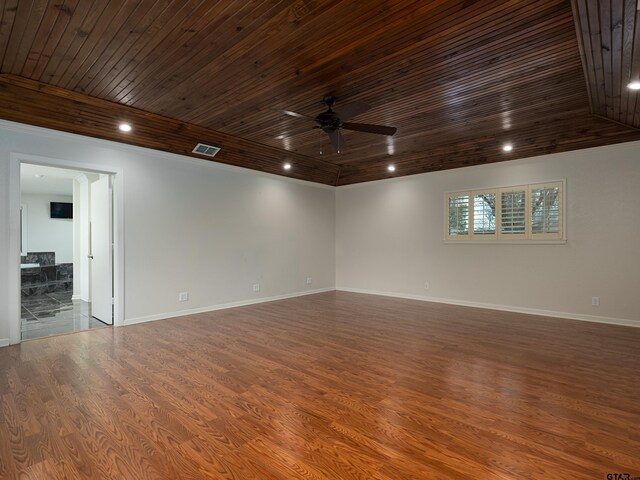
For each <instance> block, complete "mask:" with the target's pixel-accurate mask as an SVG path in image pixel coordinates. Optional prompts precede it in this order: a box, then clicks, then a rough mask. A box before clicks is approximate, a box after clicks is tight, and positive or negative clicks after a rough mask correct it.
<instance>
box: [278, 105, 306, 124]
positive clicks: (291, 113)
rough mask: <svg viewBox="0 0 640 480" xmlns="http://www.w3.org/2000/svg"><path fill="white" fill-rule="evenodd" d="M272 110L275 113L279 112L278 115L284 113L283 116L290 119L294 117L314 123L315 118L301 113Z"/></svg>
mask: <svg viewBox="0 0 640 480" xmlns="http://www.w3.org/2000/svg"><path fill="white" fill-rule="evenodd" d="M274 110H275V111H276V112H280V113H284V114H285V115H289V116H290V117H295V118H302V119H304V120H312V121H314V122H315V121H316V119H315V117H310V116H308V115H303V114H301V113H297V112H292V111H291V110H280V109H277V108H274Z"/></svg>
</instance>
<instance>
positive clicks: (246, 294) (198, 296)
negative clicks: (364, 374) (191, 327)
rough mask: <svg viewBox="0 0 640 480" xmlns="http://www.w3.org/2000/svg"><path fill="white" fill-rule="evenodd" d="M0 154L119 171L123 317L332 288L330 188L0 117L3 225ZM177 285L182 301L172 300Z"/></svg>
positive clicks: (0, 263)
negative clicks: (184, 299) (121, 181)
mask: <svg viewBox="0 0 640 480" xmlns="http://www.w3.org/2000/svg"><path fill="white" fill-rule="evenodd" d="M10 152H19V153H24V154H30V155H39V156H45V157H54V158H59V159H66V160H69V161H73V162H82V164H83V165H86V168H88V169H91V166H92V165H111V166H113V167H114V168H119V169H122V172H123V179H124V192H123V193H124V202H125V208H124V257H125V266H124V285H125V287H124V288H125V294H124V297H125V298H124V310H125V312H124V317H125V323H130V322H134V321H140V320H144V319H150V318H157V317H161V316H168V315H170V314H171V313H172V312H183V311H185V310H191V309H202V308H208V307H215V306H218V305H224V304H228V303H233V302H243V301H250V300H255V299H260V298H267V297H275V296H281V295H289V294H295V293H303V292H306V291H311V290H315V289H332V288H333V287H334V286H335V283H334V282H335V268H334V265H335V262H334V260H335V252H334V247H335V224H334V223H335V213H334V212H335V193H334V190H333V189H330V188H326V187H323V186H320V185H318V186H316V185H311V184H307V183H303V182H297V181H294V180H289V179H286V178H280V177H276V176H272V175H267V174H261V173H258V172H253V171H249V170H245V169H240V168H235V167H227V166H223V165H219V164H216V163H213V162H208V161H204V160H197V159H191V158H187V157H181V156H178V155H169V154H163V153H159V152H154V151H151V150H147V149H141V148H136V147H129V146H121V145H119V144H116V143H113V142H106V141H100V140H95V139H88V138H83V137H79V136H74V135H69V134H62V133H57V132H53V131H49V130H44V129H39V128H35V127H27V126H19V125H17V124H13V123H10V122H0V222H2V224H3V225H6V224H7V220H8V202H7V201H5V200H6V197H7V196H8V190H9V189H8V184H9V180H8V179H9V171H8V167H7V163H8V158H9V153H10ZM8 236H9V234H8V230H7V229H3V230H2V231H0V271H1V272H5V271H6V266H7V264H8V255H10V254H11V255H14V254H19V252H9V247H8ZM308 276H310V277H312V279H313V283H312V285H310V286H308V285H305V278H306V277H308ZM254 283H260V284H261V291H260V292H259V293H253V291H252V284H254ZM7 285H8V281H7V276H6V275H2V276H0V340H1V339H3V338H8V331H9V329H8V325H9V322H10V321H13V319H10V318H9V313H7V312H8V311H9V310H10V309H9V308H8V306H7V305H8V301H9V299H8V298H7V295H6V292H7V288H5V287H6V286H7ZM183 291H188V292H189V295H190V298H189V301H188V302H178V292H183ZM12 300H13V299H12Z"/></svg>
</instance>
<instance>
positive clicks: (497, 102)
mask: <svg viewBox="0 0 640 480" xmlns="http://www.w3.org/2000/svg"><path fill="white" fill-rule="evenodd" d="M1 4H2V5H3V9H2V12H0V15H1V18H0V71H1V73H2V75H0V117H1V118H5V119H8V120H13V121H18V122H23V123H29V124H34V125H39V126H44V127H49V128H54V129H58V130H64V131H70V132H75V133H80V134H84V135H90V136H94V137H100V138H106V139H111V140H116V141H120V142H125V143H131V144H136V145H141V146H145V147H150V148H155V149H159V150H165V151H170V152H175V153H180V154H185V155H192V154H191V153H190V152H191V150H192V149H193V147H194V146H195V143H197V142H205V143H212V144H215V145H218V146H220V147H222V151H221V152H220V153H219V154H218V156H216V157H215V161H220V162H223V163H228V164H233V165H239V166H242V167H247V168H252V169H256V170H261V171H266V172H270V173H276V174H281V175H287V176H292V177H295V178H300V179H305V180H310V181H313V182H319V183H324V184H329V185H345V184H351V183H358V182H364V181H370V180H377V179H382V178H388V177H390V176H402V175H410V174H416V173H423V172H430V171H436V170H443V169H449V168H457V167H463V166H467V165H476V164H483V163H491V162H498V161H504V160H511V159H514V158H523V157H530V156H534V155H540V154H545V153H552V152H562V151H569V150H576V149H581V148H587V147H593V146H598V145H606V144H611V143H618V142H625V141H631V140H640V131H639V130H638V129H637V127H638V126H639V125H638V111H639V110H638V107H637V104H638V102H637V96H638V93H637V92H632V91H629V90H627V89H626V87H624V85H626V83H627V80H628V79H627V76H626V75H624V68H627V67H630V68H631V70H633V68H636V70H635V71H633V72H632V73H633V74H636V73H638V71H637V67H638V52H639V50H638V49H637V48H636V49H635V50H634V49H633V46H637V42H638V33H637V30H635V19H636V17H635V16H634V20H633V22H632V21H631V19H630V14H631V10H632V7H635V0H634V1H629V0H620V2H619V4H618V3H617V2H615V1H612V2H611V4H610V3H609V2H605V1H600V2H598V1H597V0H574V4H573V5H572V3H571V1H568V0H536V1H533V0H506V1H505V0H475V1H471V0H447V1H445V0H433V1H424V0H418V1H409V0H367V1H366V2H356V1H335V0H334V1H330V0H297V1H287V0H282V1H280V0H273V1H257V0H254V1H249V0H242V1H240V0H237V1H236V0H219V1H211V0H189V1H186V0H139V1H131V0H129V1H127V0H111V1H109V2H105V1H103V0H64V1H63V0H4V1H3V2H2V3H1ZM574 10H575V12H576V15H575V21H574V15H573V11H574ZM607 12H609V13H608V15H609V16H607V15H606V13H607ZM594 15H595V17H594ZM636 16H637V14H636ZM596 17H597V21H596V20H594V18H596ZM598 22H599V23H598ZM620 22H621V23H620ZM632 23H633V25H631V24H632ZM607 27H608V31H606V32H605V30H606V28H607ZM576 28H577V29H578V33H579V34H578V35H576ZM629 28H631V30H629ZM594 29H596V30H598V32H600V35H599V36H598V35H595V34H594V31H595V30H594ZM623 32H624V33H623ZM630 32H631V33H630ZM607 35H608V36H607ZM578 38H580V39H581V44H579V42H578ZM609 39H610V40H612V42H610V43H607V45H608V48H609V51H608V52H606V53H603V52H604V47H605V43H606V42H608V41H609ZM587 40H588V41H587ZM605 40H606V41H605ZM580 47H582V53H583V55H582V57H581V50H580ZM598 62H600V63H598ZM603 65H605V66H603ZM585 74H586V77H587V79H588V82H587V81H585ZM587 87H588V88H587ZM325 95H333V96H335V97H337V99H338V100H337V103H336V110H338V111H339V109H340V105H345V104H346V103H351V102H355V101H358V102H364V103H366V104H368V105H369V106H371V109H370V110H369V111H368V112H366V113H365V114H362V115H360V116H357V117H356V118H354V120H353V121H356V122H361V123H374V124H382V125H392V126H396V127H398V133H397V134H396V135H395V136H394V137H386V136H381V135H373V134H369V133H362V132H352V131H344V136H345V139H346V142H347V145H348V148H346V149H343V150H342V151H341V152H340V153H336V152H335V151H334V150H332V148H331V146H330V144H329V142H328V140H327V138H326V135H324V134H323V133H322V132H321V131H320V130H317V129H312V128H311V127H312V126H313V123H307V122H305V121H304V120H300V119H296V118H292V117H288V116H285V115H283V114H282V113H280V112H278V111H277V109H286V110H292V111H295V112H299V113H302V114H305V115H309V116H316V115H317V114H319V113H321V112H322V111H324V106H323V105H322V104H321V102H320V100H321V99H322V98H323V97H324V96H325ZM608 102H609V103H608ZM122 120H127V121H129V122H130V123H132V125H133V128H134V129H133V131H132V132H130V133H129V134H123V133H121V132H119V131H117V130H116V128H115V127H116V125H117V124H118V122H120V121H122ZM634 127H636V128H634ZM507 142H508V143H512V144H513V147H514V148H513V151H512V152H510V153H505V152H503V151H502V145H503V144H504V143H507ZM284 162H288V163H291V164H292V166H293V167H292V168H291V169H290V170H289V171H284V170H283V168H282V166H283V163H284ZM389 164H394V165H395V166H396V170H395V172H393V173H391V172H389V171H388V170H387V166H388V165H389Z"/></svg>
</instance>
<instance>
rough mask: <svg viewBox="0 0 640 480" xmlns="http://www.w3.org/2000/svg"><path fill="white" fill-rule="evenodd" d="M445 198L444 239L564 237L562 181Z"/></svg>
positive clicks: (523, 239) (520, 239) (551, 239)
mask: <svg viewBox="0 0 640 480" xmlns="http://www.w3.org/2000/svg"><path fill="white" fill-rule="evenodd" d="M445 201H446V204H445V222H446V224H445V228H446V239H447V240H455V241H461V242H465V241H491V240H498V241H523V242H524V243H526V242H527V241H530V240H535V241H547V240H550V241H553V240H556V241H557V240H565V239H566V237H565V234H564V181H558V182H550V183H537V184H533V185H520V186H515V187H503V188H492V189H487V190H472V191H467V192H450V193H447V194H446V197H445Z"/></svg>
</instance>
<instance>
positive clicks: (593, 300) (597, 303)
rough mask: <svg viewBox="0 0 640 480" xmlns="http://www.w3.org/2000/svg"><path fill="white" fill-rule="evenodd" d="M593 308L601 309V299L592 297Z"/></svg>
mask: <svg viewBox="0 0 640 480" xmlns="http://www.w3.org/2000/svg"><path fill="white" fill-rule="evenodd" d="M591 306H592V307H599V306H600V297H591Z"/></svg>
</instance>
